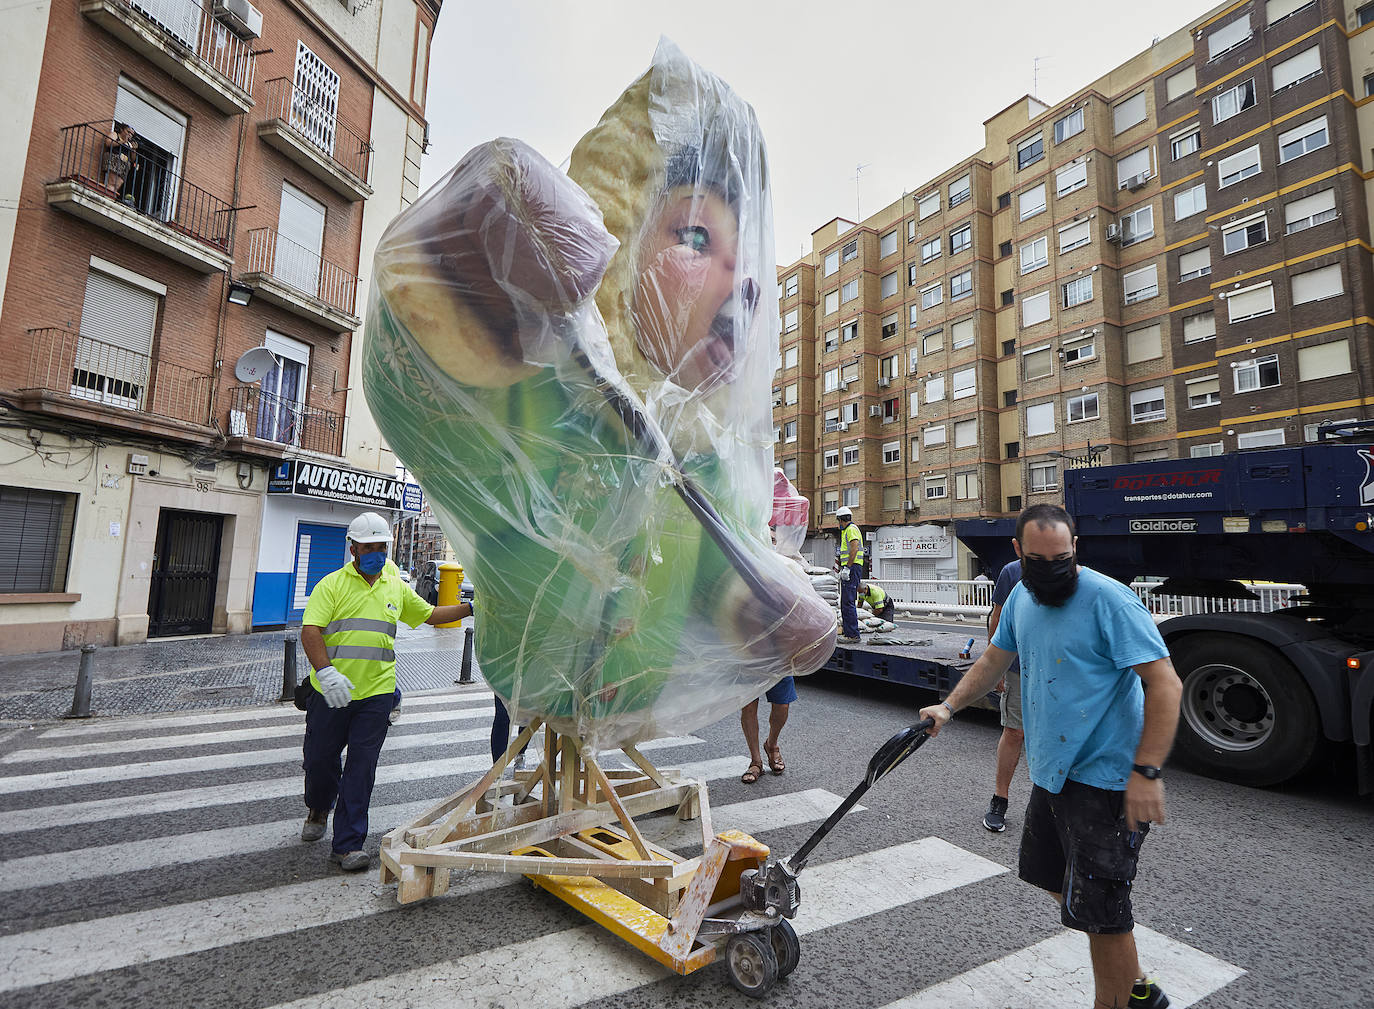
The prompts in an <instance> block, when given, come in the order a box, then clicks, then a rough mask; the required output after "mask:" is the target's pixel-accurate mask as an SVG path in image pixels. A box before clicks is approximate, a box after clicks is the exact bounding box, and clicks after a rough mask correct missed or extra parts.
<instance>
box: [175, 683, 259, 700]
mask: <svg viewBox="0 0 1374 1009" xmlns="http://www.w3.org/2000/svg"><path fill="white" fill-rule="evenodd" d="M252 696H253V685H252V684H251V683H227V684H225V685H224V686H222V687H188V688H187V689H185V690H182V691H180V692H179V693H178V694H177V697H179V698H180V699H181V700H183V701H225V700H229V701H238V700H248V699H250V698H251V697H252Z"/></svg>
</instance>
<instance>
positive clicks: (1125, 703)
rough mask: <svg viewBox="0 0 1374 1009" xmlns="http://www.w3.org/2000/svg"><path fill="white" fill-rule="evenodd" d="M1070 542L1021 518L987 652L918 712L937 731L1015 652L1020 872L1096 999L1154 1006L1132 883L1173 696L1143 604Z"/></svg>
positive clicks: (1170, 671)
mask: <svg viewBox="0 0 1374 1009" xmlns="http://www.w3.org/2000/svg"><path fill="white" fill-rule="evenodd" d="M1077 543H1078V540H1077V537H1076V536H1075V535H1074V528H1073V519H1072V518H1071V517H1070V516H1069V514H1068V512H1066V511H1064V509H1063V508H1060V507H1058V506H1057V505H1032V506H1031V507H1029V508H1027V509H1026V510H1025V511H1023V512H1022V513H1021V515H1020V518H1018V519H1017V522H1016V539H1015V541H1014V543H1013V545H1014V546H1015V548H1016V553H1017V556H1018V557H1020V559H1021V584H1019V585H1017V586H1016V588H1014V589H1013V590H1012V593H1011V595H1010V596H1009V597H1008V598H1007V602H1006V605H1005V606H1004V607H1003V609H1002V613H1001V620H1000V622H999V623H998V626H997V632H996V633H995V634H994V635H993V638H992V641H991V643H990V644H989V645H988V647H987V650H986V651H985V652H984V653H983V654H982V656H980V657H979V659H978V661H977V662H975V663H974V664H973V667H972V668H971V669H969V671H968V672H967V673H966V674H964V677H963V679H961V680H960V681H959V684H958V685H957V686H956V687H955V688H954V690H953V691H951V692H950V695H949V697H948V698H947V699H946V700H945V701H942V702H941V703H939V704H936V705H932V706H931V707H928V708H923V709H922V710H921V717H922V718H930V719H932V720H933V722H934V725H933V726H932V727H931V729H930V735H931V736H936V735H938V734H939V732H940V729H941V727H942V726H944V725H945V724H947V723H948V722H949V720H950V719H951V718H953V717H954V713H955V712H956V711H958V710H959V708H961V707H963V706H964V705H965V704H968V703H969V702H970V701H973V700H975V699H976V698H979V697H982V696H983V695H984V694H986V693H987V691H988V690H989V689H990V688H991V687H992V685H993V684H994V683H996V682H997V680H998V679H999V678H1000V677H1001V676H1002V675H1003V674H1004V673H1005V672H1006V671H1007V669H1008V668H1009V667H1010V666H1011V663H1012V660H1013V659H1016V658H1018V657H1019V659H1020V661H1021V702H1022V717H1023V720H1024V726H1025V738H1026V763H1027V765H1028V766H1029V768H1030V777H1031V783H1032V786H1033V787H1032V790H1031V798H1030V803H1029V805H1028V806H1027V807H1026V822H1025V827H1024V829H1023V831H1022V835H1021V864H1020V869H1019V873H1020V876H1021V878H1022V879H1024V880H1026V882H1028V883H1031V884H1033V885H1035V886H1038V887H1040V888H1042V889H1044V890H1048V891H1049V892H1050V893H1051V894H1052V895H1053V896H1054V898H1055V900H1056V901H1058V902H1059V905H1060V917H1061V919H1062V920H1063V922H1064V924H1065V925H1066V926H1067V927H1069V928H1073V929H1077V930H1079V931H1081V932H1086V933H1087V934H1088V944H1089V949H1090V951H1091V954H1092V964H1093V978H1094V982H1095V985H1096V989H1097V994H1096V997H1097V1002H1096V1003H1095V1005H1098V1006H1126V1005H1130V1006H1131V1007H1132V1009H1164V1007H1166V1006H1168V1004H1169V999H1168V997H1167V996H1165V994H1164V992H1163V991H1162V990H1161V989H1160V988H1159V986H1158V985H1156V984H1155V983H1154V982H1153V981H1149V980H1146V979H1145V976H1144V974H1143V973H1142V972H1141V969H1140V961H1139V958H1138V957H1137V954H1136V946H1135V934H1134V928H1135V920H1134V918H1133V917H1132V915H1131V881H1132V880H1133V879H1134V878H1135V873H1136V866H1137V863H1138V860H1139V855H1140V847H1141V844H1142V843H1143V841H1144V840H1145V835H1146V833H1147V832H1148V831H1149V829H1150V824H1151V823H1163V822H1164V782H1163V780H1162V779H1161V777H1160V765H1161V764H1163V763H1164V759H1165V757H1167V756H1168V753H1169V747H1170V746H1171V745H1172V744H1173V739H1174V731H1175V729H1176V728H1177V727H1178V709H1179V698H1180V696H1181V695H1182V689H1183V688H1182V685H1181V684H1180V682H1179V679H1178V675H1177V674H1176V673H1175V672H1174V667H1173V664H1172V663H1171V662H1170V661H1169V650H1168V649H1167V648H1166V647H1165V645H1164V641H1163V639H1162V638H1161V637H1160V635H1159V631H1158V630H1157V629H1156V628H1155V624H1154V620H1153V618H1151V616H1150V614H1149V613H1148V612H1147V611H1146V609H1145V607H1144V605H1142V604H1141V602H1140V600H1139V599H1137V598H1136V596H1135V593H1133V592H1132V591H1131V590H1130V589H1128V588H1126V587H1125V586H1124V585H1121V584H1120V583H1119V582H1116V581H1113V580H1112V579H1110V578H1107V577H1105V576H1104V575H1100V574H1098V573H1097V572H1096V571H1092V570H1090V569H1089V568H1083V567H1079V566H1078V558H1077V555H1076V553H1075V549H1076V547H1077ZM1142 684H1144V689H1142Z"/></svg>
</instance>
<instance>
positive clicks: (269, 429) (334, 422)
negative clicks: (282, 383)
mask: <svg viewBox="0 0 1374 1009" xmlns="http://www.w3.org/2000/svg"><path fill="white" fill-rule="evenodd" d="M343 427H344V425H343V418H342V417H341V416H340V415H339V414H337V413H334V412H333V411H331V410H321V409H320V408H319V407H316V406H306V405H305V404H304V403H298V402H296V401H295V400H292V399H289V398H287V397H285V396H278V395H276V394H274V393H270V392H267V391H266V390H265V389H263V388H262V387H261V386H257V385H236V386H234V388H233V389H231V390H230V392H229V437H230V438H253V439H256V440H257V441H269V442H277V443H278V444H281V445H289V446H291V447H293V448H302V449H308V450H309V451H311V452H323V453H324V454H326V455H342V454H343Z"/></svg>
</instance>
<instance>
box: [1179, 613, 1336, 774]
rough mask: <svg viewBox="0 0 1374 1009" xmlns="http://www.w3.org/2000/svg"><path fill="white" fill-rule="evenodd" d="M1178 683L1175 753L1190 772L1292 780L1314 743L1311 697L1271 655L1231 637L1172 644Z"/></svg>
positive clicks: (1317, 731)
mask: <svg viewBox="0 0 1374 1009" xmlns="http://www.w3.org/2000/svg"><path fill="white" fill-rule="evenodd" d="M1173 651H1174V664H1175V667H1176V669H1177V670H1178V675H1179V676H1180V677H1181V678H1182V680H1183V702H1182V712H1181V717H1180V718H1179V725H1178V742H1177V746H1176V752H1177V753H1178V755H1179V756H1180V757H1181V758H1182V759H1183V761H1184V762H1185V763H1187V764H1188V765H1189V766H1191V767H1192V768H1193V769H1194V770H1197V771H1200V772H1201V773H1203V774H1205V775H1207V776H1209V777H1213V778H1221V779H1222V780H1224V781H1233V782H1235V783H1236V784H1238V785H1252V786H1256V787H1265V786H1268V785H1277V784H1280V783H1281V782H1284V781H1288V780H1289V779H1290V778H1294V777H1297V775H1299V774H1301V773H1302V772H1303V771H1304V770H1306V769H1307V767H1308V766H1310V764H1311V763H1312V761H1313V759H1314V758H1315V757H1316V755H1317V752H1318V745H1319V744H1320V742H1321V739H1322V733H1321V721H1320V718H1319V717H1318V714H1317V705H1316V702H1315V701H1314V700H1313V699H1312V693H1311V691H1309V690H1308V689H1307V685H1306V684H1305V683H1303V681H1302V677H1301V676H1300V675H1298V671H1297V670H1296V669H1294V668H1293V665H1292V663H1290V662H1289V661H1288V660H1287V659H1285V658H1284V657H1283V656H1282V655H1280V654H1279V653H1278V652H1276V651H1274V650H1273V649H1272V648H1269V647H1267V646H1265V645H1262V644H1259V643H1258V642H1255V641H1250V640H1247V639H1245V638H1242V637H1237V636H1235V635H1221V634H1219V635H1195V636H1190V637H1186V638H1184V639H1183V640H1182V641H1180V642H1179V643H1178V645H1177V646H1175V647H1174V649H1173Z"/></svg>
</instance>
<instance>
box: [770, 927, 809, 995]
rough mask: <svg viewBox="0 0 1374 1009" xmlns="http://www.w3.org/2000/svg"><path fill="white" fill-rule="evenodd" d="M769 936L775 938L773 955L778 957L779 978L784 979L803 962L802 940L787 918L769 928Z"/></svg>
mask: <svg viewBox="0 0 1374 1009" xmlns="http://www.w3.org/2000/svg"><path fill="white" fill-rule="evenodd" d="M768 937H769V938H770V939H772V940H773V955H774V956H776V957H777V958H778V980H782V979H783V978H785V977H787V975H788V974H791V973H792V972H793V971H794V970H796V969H797V964H798V963H800V962H801V940H800V939H798V938H797V930H796V929H795V928H793V927H792V923H791V922H790V921H788V920H787V919H786V918H783V919H782V920H781V921H779V922H778V923H777V924H776V925H774V926H773V927H772V928H770V929H769V930H768Z"/></svg>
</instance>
